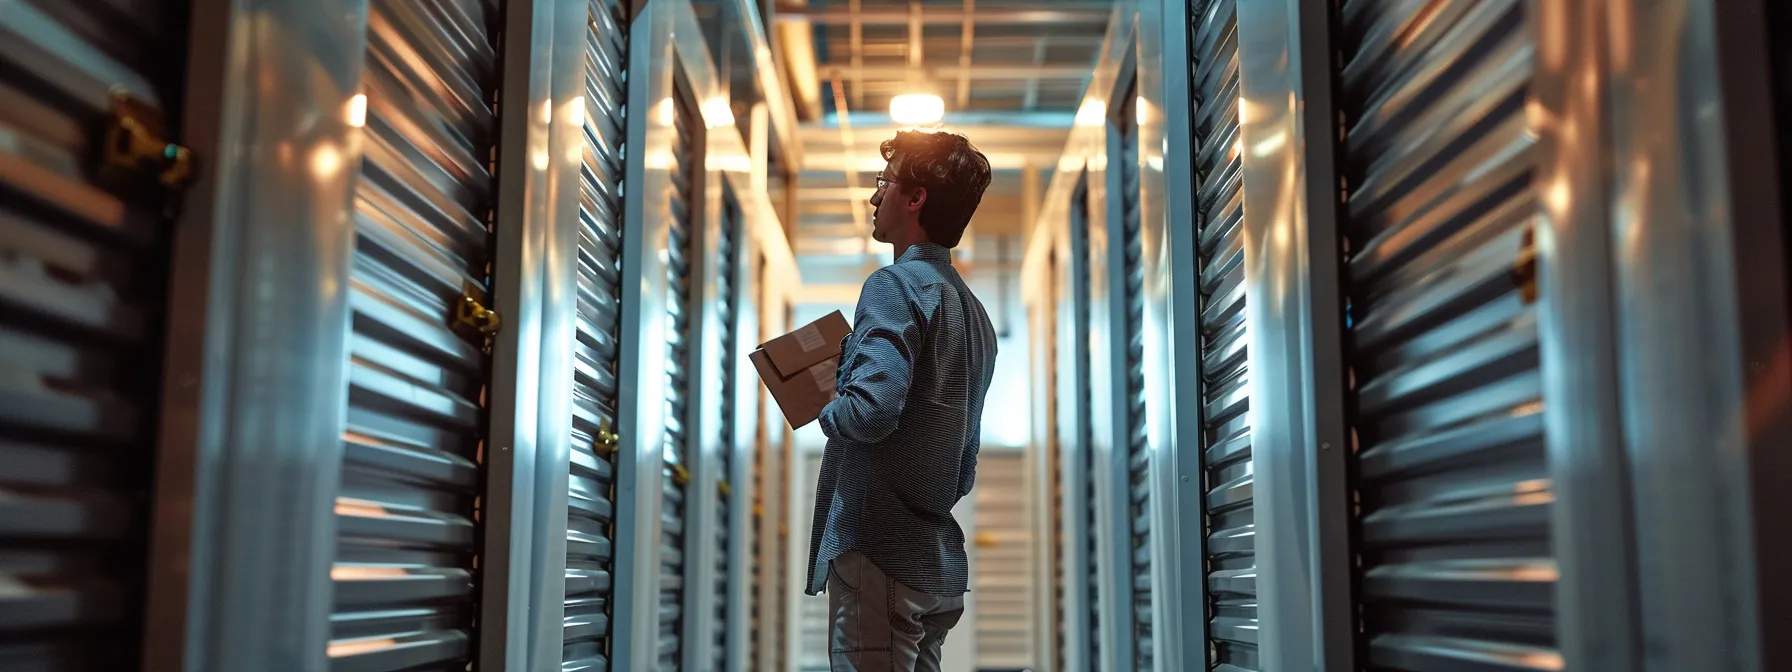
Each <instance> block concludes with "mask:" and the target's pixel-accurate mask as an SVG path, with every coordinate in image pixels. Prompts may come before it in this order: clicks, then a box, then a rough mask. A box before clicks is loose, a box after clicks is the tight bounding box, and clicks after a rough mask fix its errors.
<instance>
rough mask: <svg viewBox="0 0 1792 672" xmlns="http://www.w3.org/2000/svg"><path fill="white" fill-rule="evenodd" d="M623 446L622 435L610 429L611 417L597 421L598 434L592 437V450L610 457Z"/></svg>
mask: <svg viewBox="0 0 1792 672" xmlns="http://www.w3.org/2000/svg"><path fill="white" fill-rule="evenodd" d="M621 446H622V437H621V436H619V435H617V434H616V433H615V432H612V431H610V419H609V418H604V419H602V420H599V421H598V422H597V436H595V437H592V439H591V452H593V453H596V454H598V455H602V456H605V457H608V456H610V455H615V454H616V451H617V450H618V449H619V448H620V447H621Z"/></svg>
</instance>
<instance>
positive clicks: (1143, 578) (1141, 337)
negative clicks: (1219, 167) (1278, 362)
mask: <svg viewBox="0 0 1792 672" xmlns="http://www.w3.org/2000/svg"><path fill="white" fill-rule="evenodd" d="M1138 98H1139V97H1138V89H1137V84H1136V82H1135V84H1134V85H1133V87H1132V88H1130V89H1129V90H1128V91H1127V93H1126V95H1125V97H1123V98H1122V102H1121V107H1120V116H1119V121H1120V127H1119V130H1120V165H1119V169H1120V171H1119V172H1120V193H1119V194H1118V196H1119V199H1120V226H1121V241H1120V244H1121V246H1122V247H1121V251H1122V253H1123V254H1124V255H1125V257H1124V264H1125V265H1124V267H1123V269H1122V273H1123V274H1124V275H1125V281H1124V285H1123V286H1122V289H1121V291H1123V292H1125V294H1124V295H1123V297H1122V298H1123V299H1124V300H1125V302H1126V328H1125V340H1124V341H1123V343H1124V344H1125V346H1126V381H1125V386H1124V388H1123V389H1124V390H1125V395H1126V397H1125V399H1126V402H1125V403H1126V408H1125V409H1124V412H1125V417H1126V443H1125V445H1126V479H1127V480H1126V490H1127V493H1126V512H1127V520H1128V521H1129V526H1130V527H1131V528H1132V529H1131V530H1130V534H1128V535H1127V536H1128V538H1129V541H1128V544H1127V550H1128V551H1129V557H1130V558H1131V566H1130V567H1128V568H1127V569H1129V570H1130V571H1131V574H1132V581H1131V586H1130V592H1131V594H1132V595H1131V599H1130V600H1129V602H1130V605H1129V606H1130V607H1131V609H1132V638H1133V646H1132V656H1133V667H1134V669H1140V670H1149V669H1151V658H1152V643H1151V641H1152V640H1151V539H1152V538H1151V446H1150V445H1149V443H1147V442H1146V440H1145V438H1146V437H1145V260H1144V248H1143V245H1142V244H1141V242H1142V241H1140V233H1139V224H1140V222H1139V198H1140V195H1139V127H1138V124H1137V123H1135V121H1134V120H1135V119H1137V109H1138V104H1139V103H1138Z"/></svg>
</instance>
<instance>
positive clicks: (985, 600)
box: [971, 450, 1038, 670]
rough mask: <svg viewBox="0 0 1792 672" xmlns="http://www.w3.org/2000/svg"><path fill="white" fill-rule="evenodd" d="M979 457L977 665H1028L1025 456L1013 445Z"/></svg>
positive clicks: (1029, 538)
mask: <svg viewBox="0 0 1792 672" xmlns="http://www.w3.org/2000/svg"><path fill="white" fill-rule="evenodd" d="M977 459H978V469H977V488H976V491H975V493H974V496H975V497H976V504H977V518H976V525H975V527H974V528H973V529H975V530H976V536H975V541H976V544H977V548H976V553H977V566H976V570H977V574H976V578H975V581H976V583H975V585H974V586H973V587H972V589H971V590H972V591H973V592H975V593H976V594H977V623H976V629H977V669H983V670H1024V669H1032V668H1033V667H1035V664H1034V662H1033V660H1034V655H1033V646H1034V638H1033V637H1034V635H1033V633H1034V630H1033V627H1034V626H1033V624H1034V622H1035V621H1034V615H1035V614H1036V613H1038V609H1037V608H1036V607H1035V606H1034V604H1033V603H1034V601H1035V600H1034V593H1033V580H1032V577H1033V563H1032V553H1033V548H1034V546H1033V535H1032V534H1031V532H1032V530H1031V528H1030V527H1029V526H1028V525H1027V515H1028V508H1029V507H1028V506H1027V481H1026V477H1027V471H1026V459H1025V456H1024V455H1023V454H1022V453H1021V452H1020V451H1017V450H984V451H983V452H982V453H981V454H979V455H978V458H977Z"/></svg>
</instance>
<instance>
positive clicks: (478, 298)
mask: <svg viewBox="0 0 1792 672" xmlns="http://www.w3.org/2000/svg"><path fill="white" fill-rule="evenodd" d="M483 299H484V292H481V291H479V289H478V288H476V287H474V286H472V285H470V284H469V285H467V286H466V287H465V288H463V289H461V292H460V304H459V306H458V307H457V308H456V309H455V313H454V321H455V322H457V323H459V324H462V325H465V326H468V327H472V328H473V329H474V330H475V331H478V332H479V333H480V334H483V335H485V336H491V335H493V334H496V333H498V327H499V326H501V325H502V324H503V323H504V320H503V318H502V317H499V316H498V311H495V310H492V309H490V308H486V307H485V302H484V301H483Z"/></svg>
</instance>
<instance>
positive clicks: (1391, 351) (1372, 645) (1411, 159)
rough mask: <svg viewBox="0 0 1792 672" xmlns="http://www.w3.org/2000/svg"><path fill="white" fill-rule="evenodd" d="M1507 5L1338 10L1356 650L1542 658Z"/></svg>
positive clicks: (1547, 632) (1543, 603)
mask: <svg viewBox="0 0 1792 672" xmlns="http://www.w3.org/2000/svg"><path fill="white" fill-rule="evenodd" d="M1525 8H1526V3H1524V2H1522V1H1519V0H1499V1H1495V2H1469V1H1465V0H1431V1H1426V2H1400V3H1391V2H1376V1H1373V0H1357V1H1355V2H1349V3H1346V4H1345V5H1344V7H1343V9H1342V12H1343V14H1342V17H1341V20H1342V25H1343V30H1344V35H1345V38H1344V42H1345V43H1346V44H1352V45H1355V47H1354V49H1352V50H1350V51H1349V52H1348V53H1347V54H1346V64H1345V65H1344V68H1343V71H1342V73H1341V79H1342V91H1343V105H1342V107H1343V109H1344V112H1345V115H1346V118H1347V122H1346V123H1347V128H1348V130H1347V132H1346V135H1345V139H1344V148H1343V152H1344V154H1343V162H1342V165H1343V167H1344V171H1345V174H1346V179H1347V181H1348V183H1349V185H1350V194H1349V200H1348V215H1349V225H1348V227H1347V230H1346V235H1347V237H1348V238H1349V241H1350V249H1351V250H1352V254H1351V257H1350V260H1349V262H1348V273H1349V277H1350V280H1351V291H1350V315H1351V318H1352V320H1353V322H1354V326H1353V335H1354V338H1355V352H1354V353H1353V359H1352V362H1351V368H1352V371H1353V375H1354V378H1355V381H1356V384H1357V387H1356V392H1357V398H1356V402H1357V417H1356V419H1355V431H1356V436H1357V439H1358V440H1359V441H1360V445H1359V446H1358V448H1359V451H1360V452H1359V453H1358V457H1357V471H1358V474H1359V476H1360V478H1361V484H1360V490H1359V493H1360V498H1361V507H1362V508H1361V520H1360V522H1359V524H1360V526H1361V529H1360V533H1361V539H1362V542H1361V543H1362V548H1361V565H1360V566H1361V571H1362V575H1361V586H1362V588H1361V589H1362V593H1363V595H1362V600H1363V611H1362V619H1363V630H1364V635H1365V636H1366V638H1367V642H1368V646H1369V649H1368V652H1367V654H1368V663H1369V664H1370V665H1371V666H1373V667H1378V668H1387V669H1400V670H1443V669H1460V668H1461V667H1462V666H1464V665H1471V664H1479V665H1494V664H1496V663H1497V664H1498V665H1500V666H1501V667H1504V668H1506V669H1538V670H1546V669H1561V666H1562V657H1561V654H1560V653H1559V651H1558V649H1557V635H1556V632H1557V629H1556V606H1555V603H1554V600H1553V597H1554V589H1555V582H1556V579H1557V576H1558V568H1557V564H1556V558H1555V556H1554V554H1553V553H1552V551H1551V546H1550V509H1551V507H1552V506H1553V504H1552V502H1553V501H1554V499H1555V497H1554V495H1553V494H1552V481H1551V479H1550V472H1549V469H1548V466H1549V464H1548V460H1547V455H1546V447H1545V440H1544V421H1543V420H1544V416H1543V410H1544V400H1543V376H1542V372H1541V371H1540V370H1539V351H1538V329H1537V319H1538V310H1537V305H1536V303H1535V302H1536V298H1537V289H1536V284H1535V277H1536V275H1535V261H1534V260H1535V255H1536V253H1537V252H1536V246H1535V244H1534V238H1535V234H1536V232H1535V226H1536V224H1537V218H1538V214H1539V210H1538V207H1539V202H1538V192H1537V189H1536V187H1535V180H1534V179H1533V175H1534V171H1535V169H1536V164H1537V158H1536V149H1535V139H1534V135H1533V133H1532V129H1531V127H1530V125H1529V123H1528V122H1527V120H1526V109H1525V104H1526V92H1527V89H1528V88H1529V87H1530V86H1531V85H1532V78H1533V72H1534V70H1535V65H1534V54H1535V52H1536V46H1535V38H1534V36H1533V35H1532V33H1531V31H1530V30H1529V28H1528V26H1527V24H1526V21H1525Z"/></svg>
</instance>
